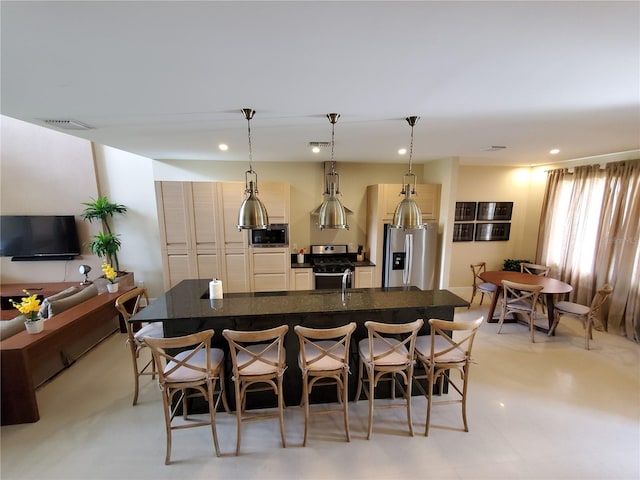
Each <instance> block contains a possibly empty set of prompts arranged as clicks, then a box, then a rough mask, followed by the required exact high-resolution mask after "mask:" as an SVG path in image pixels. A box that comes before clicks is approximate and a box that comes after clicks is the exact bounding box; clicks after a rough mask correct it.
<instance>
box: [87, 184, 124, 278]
mask: <svg viewBox="0 0 640 480" xmlns="http://www.w3.org/2000/svg"><path fill="white" fill-rule="evenodd" d="M82 205H84V206H85V209H84V210H83V211H82V213H81V214H80V216H81V217H82V218H83V219H84V220H88V221H89V223H91V222H93V221H94V220H100V221H101V222H102V226H103V227H104V230H106V231H100V232H98V233H97V234H96V235H94V236H93V237H91V241H90V242H88V243H87V246H88V247H89V248H90V249H91V253H93V254H94V255H97V256H98V257H100V258H103V259H104V260H105V261H106V263H108V264H110V265H113V266H114V268H115V270H116V272H118V271H120V264H119V262H118V251H119V250H120V247H121V245H122V244H121V242H120V239H119V238H118V235H117V234H114V233H113V231H112V230H111V225H109V220H110V219H111V218H112V217H113V216H114V215H116V214H124V213H126V212H127V207H125V206H124V205H120V204H118V203H112V202H110V201H109V199H108V198H107V197H106V196H104V197H98V198H97V199H92V201H90V202H83V203H82Z"/></svg>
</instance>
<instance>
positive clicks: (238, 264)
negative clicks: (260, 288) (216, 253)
mask: <svg viewBox="0 0 640 480" xmlns="http://www.w3.org/2000/svg"><path fill="white" fill-rule="evenodd" d="M223 255H224V262H225V275H224V276H223V277H222V288H223V290H224V292H226V293H244V292H249V291H250V288H251V285H250V281H249V255H248V253H247V249H245V248H240V249H227V250H225V252H224V254H223Z"/></svg>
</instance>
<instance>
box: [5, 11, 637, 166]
mask: <svg viewBox="0 0 640 480" xmlns="http://www.w3.org/2000/svg"><path fill="white" fill-rule="evenodd" d="M1 22H2V24H1V27H2V45H1V48H2V51H1V53H2V69H1V88H2V98H1V111H2V114H4V115H7V116H10V117H14V118H17V119H21V120H24V121H27V122H31V123H34V124H38V125H43V126H44V125H46V124H45V123H43V120H45V119H61V120H70V119H73V120H78V121H80V122H83V123H85V124H88V125H90V126H92V127H94V128H93V129H92V130H86V131H70V130H69V131H67V130H65V131H67V133H71V134H73V135H77V136H80V137H83V138H87V139H90V140H93V141H96V142H98V143H102V144H105V145H109V146H112V147H115V148H119V149H122V150H125V151H129V152H133V153H136V154H139V155H142V156H145V157H150V158H154V159H196V160H247V159H248V145H247V122H246V120H245V119H244V116H243V115H242V113H241V111H240V110H241V109H242V108H244V107H250V108H253V109H255V110H256V115H255V117H254V119H253V120H252V122H251V134H252V143H253V157H254V161H255V162H260V161H285V162H290V161H326V160H329V159H330V150H331V149H330V148H324V149H322V151H321V153H319V154H315V155H314V154H312V153H311V152H310V149H309V147H308V143H309V142H310V141H329V140H330V139H331V125H330V123H329V121H328V119H327V118H326V114H327V113H330V112H337V113H340V114H341V117H340V119H339V121H338V123H337V124H336V126H335V140H336V143H335V160H336V162H338V163H339V162H342V161H349V162H400V163H404V162H407V161H408V158H407V156H406V155H405V156H404V157H401V156H399V155H398V154H397V150H398V148H400V147H402V146H404V147H407V146H408V143H409V137H410V127H409V125H408V124H407V123H406V122H405V121H404V118H405V117H406V116H409V115H418V116H420V117H421V120H420V121H419V122H418V124H417V125H416V127H415V141H414V143H415V144H414V157H413V159H414V162H422V161H427V160H430V159H434V158H443V157H451V156H456V157H460V158H461V161H462V162H463V163H467V164H469V163H473V164H479V165H485V164H486V165H489V164H491V165H501V164H511V165H538V164H544V163H548V162H550V161H559V160H566V159H573V158H580V157H585V156H591V155H600V154H604V153H612V152H623V151H629V150H634V149H638V148H640V2H637V1H625V2H616V1H605V2H591V1H586V2H582V1H570V2H520V1H516V2H506V1H499V2H481V1H477V2H476V1H472V2H453V1H449V2H420V1H418V2H399V1H389V2H386V1H377V2H367V1H361V2H333V1H327V2H324V1H320V2H313V1H297V2H296V1H294V2H271V1H261V2H243V1H234V2H214V1H208V2H207V1H201V2H186V1H167V2H147V1H141V2H109V1H107V2H99V1H95V2H93V1H84V2H82V1H79V2H56V1H45V2H26V1H18V2H12V1H6V0H3V1H2V2H1ZM220 142H225V143H227V144H229V146H230V148H229V150H228V151H227V152H222V151H220V150H219V149H218V144H219V143H220ZM494 145H501V146H506V147H507V148H506V149H504V150H501V151H487V150H488V149H490V147H491V146H494ZM551 148H559V149H560V150H561V152H560V154H559V155H556V156H555V157H553V156H551V155H549V153H548V152H549V150H550V149H551Z"/></svg>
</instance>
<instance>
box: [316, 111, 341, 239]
mask: <svg viewBox="0 0 640 480" xmlns="http://www.w3.org/2000/svg"><path fill="white" fill-rule="evenodd" d="M327 118H328V119H329V122H330V123H331V172H329V173H328V174H327V175H326V176H325V191H324V201H323V202H322V205H320V210H319V217H318V226H319V227H320V230H324V229H325V228H329V229H347V230H348V229H349V225H348V224H347V211H346V209H345V208H344V206H343V205H342V202H340V199H339V198H338V195H340V178H339V177H338V174H337V172H336V171H335V162H334V160H333V149H334V146H335V124H336V122H337V121H338V118H340V114H338V113H329V114H328V115H327Z"/></svg>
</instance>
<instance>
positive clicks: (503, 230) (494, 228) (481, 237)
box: [475, 223, 511, 242]
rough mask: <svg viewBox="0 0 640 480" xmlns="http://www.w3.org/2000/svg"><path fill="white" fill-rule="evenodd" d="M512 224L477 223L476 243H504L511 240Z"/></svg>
mask: <svg viewBox="0 0 640 480" xmlns="http://www.w3.org/2000/svg"><path fill="white" fill-rule="evenodd" d="M510 232H511V224H510V223H476V235H475V240H476V242H504V241H507V240H509V233H510Z"/></svg>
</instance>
